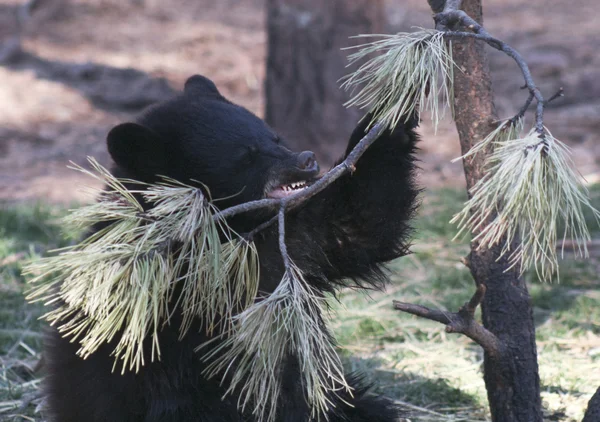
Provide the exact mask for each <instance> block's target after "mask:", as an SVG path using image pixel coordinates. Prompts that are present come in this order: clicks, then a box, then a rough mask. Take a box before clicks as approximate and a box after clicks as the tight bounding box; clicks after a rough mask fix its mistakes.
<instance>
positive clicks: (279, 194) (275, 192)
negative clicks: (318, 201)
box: [267, 180, 311, 199]
mask: <svg viewBox="0 0 600 422" xmlns="http://www.w3.org/2000/svg"><path fill="white" fill-rule="evenodd" d="M310 185H311V182H309V181H308V180H301V181H299V182H293V183H288V184H285V185H279V186H276V187H275V188H273V189H271V190H269V191H268V192H267V197H269V198H275V199H280V198H285V197H288V196H290V195H294V194H296V193H298V192H301V191H303V190H304V189H306V188H307V187H309V186H310Z"/></svg>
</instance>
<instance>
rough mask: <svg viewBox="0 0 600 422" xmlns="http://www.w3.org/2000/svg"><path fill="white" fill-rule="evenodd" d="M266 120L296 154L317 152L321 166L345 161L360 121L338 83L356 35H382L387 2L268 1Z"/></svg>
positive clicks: (328, 0)
mask: <svg viewBox="0 0 600 422" xmlns="http://www.w3.org/2000/svg"><path fill="white" fill-rule="evenodd" d="M267 5H268V17H267V26H268V28H267V29H268V56H267V76H266V96H267V101H266V112H265V116H266V121H267V123H269V124H270V125H271V126H272V127H273V128H274V129H275V130H277V131H278V133H280V134H281V135H282V136H283V137H284V138H285V140H286V142H287V144H288V145H289V146H290V147H292V148H293V149H296V150H304V149H310V150H312V151H314V152H315V153H316V154H317V156H318V158H319V162H320V164H321V167H322V168H324V166H328V165H331V164H332V163H333V161H334V160H336V159H337V158H339V157H341V155H342V153H343V151H344V148H345V146H346V143H347V141H348V138H349V136H350V134H351V132H352V129H353V128H354V126H355V125H356V123H357V121H358V119H359V118H360V117H361V114H362V113H361V112H360V111H359V110H356V109H347V108H345V107H344V106H343V103H344V102H345V101H346V100H347V99H348V98H349V95H348V93H346V92H344V91H342V90H341V89H339V82H338V80H339V79H340V78H341V77H342V76H344V75H346V74H348V73H350V71H351V69H346V68H345V66H346V64H347V60H346V56H347V54H348V52H347V51H341V50H340V49H341V48H343V47H348V46H351V45H356V44H358V43H359V41H358V40H356V39H348V37H350V36H353V35H358V34H370V33H381V31H382V28H383V23H384V21H385V20H384V9H383V6H384V2H383V0H269V1H268V2H267Z"/></svg>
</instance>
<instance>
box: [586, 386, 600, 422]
mask: <svg viewBox="0 0 600 422" xmlns="http://www.w3.org/2000/svg"><path fill="white" fill-rule="evenodd" d="M598 421H600V387H598V389H597V390H596V392H595V393H594V395H593V396H592V398H591V399H590V402H589V403H588V408H587V410H586V411H585V416H584V417H583V421H582V422H598Z"/></svg>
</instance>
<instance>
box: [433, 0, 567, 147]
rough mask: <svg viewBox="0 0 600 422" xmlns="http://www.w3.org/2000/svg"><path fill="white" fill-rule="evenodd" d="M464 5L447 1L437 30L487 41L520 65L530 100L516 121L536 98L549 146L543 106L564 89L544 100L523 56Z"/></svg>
mask: <svg viewBox="0 0 600 422" xmlns="http://www.w3.org/2000/svg"><path fill="white" fill-rule="evenodd" d="M461 3H462V1H461V0H447V1H446V3H445V5H444V9H443V10H442V11H441V12H440V13H437V14H436V15H434V17H433V19H434V21H435V23H436V29H437V30H439V31H443V32H445V36H446V37H448V38H475V39H478V40H481V41H484V42H485V43H487V44H488V45H490V46H491V47H493V48H495V49H496V50H499V51H502V52H503V53H505V54H506V55H508V56H509V57H511V58H512V59H513V60H514V61H515V62H516V63H517V66H519V69H520V70H521V73H522V74H523V78H524V79H525V87H526V88H527V89H528V90H529V97H528V98H527V100H526V101H525V105H524V106H523V107H522V108H521V109H520V111H519V112H518V113H517V115H516V116H515V117H514V118H513V119H514V120H518V119H520V118H522V117H523V115H524V114H525V112H526V111H527V109H528V108H529V106H530V104H531V102H532V101H533V99H535V100H536V102H537V105H536V112H535V129H536V132H537V133H538V137H539V138H540V140H541V143H543V144H544V145H545V146H547V145H548V141H547V140H546V134H545V131H544V107H545V106H546V105H547V104H548V103H549V102H550V101H552V100H554V99H555V98H557V97H559V96H562V95H563V93H562V88H561V89H560V90H559V91H558V92H557V93H556V94H555V95H554V96H552V97H551V98H550V99H549V100H544V96H543V95H542V93H541V91H540V90H539V88H538V87H537V86H536V84H535V82H534V80H533V77H532V75H531V71H530V70H529V66H528V65H527V62H526V61H525V60H524V59H523V57H522V56H521V54H520V53H519V52H518V51H517V50H515V49H514V48H513V47H511V46H510V45H508V44H507V43H505V42H504V41H502V40H500V39H498V38H495V37H493V36H492V35H490V33H489V32H487V30H486V29H485V28H484V27H483V26H481V25H480V24H479V23H477V21H475V19H473V18H471V17H470V16H469V15H467V14H466V13H465V12H464V11H462V10H460V7H461ZM457 26H462V27H463V28H465V29H470V30H471V31H473V32H464V31H459V30H456V29H455V28H456V27H457Z"/></svg>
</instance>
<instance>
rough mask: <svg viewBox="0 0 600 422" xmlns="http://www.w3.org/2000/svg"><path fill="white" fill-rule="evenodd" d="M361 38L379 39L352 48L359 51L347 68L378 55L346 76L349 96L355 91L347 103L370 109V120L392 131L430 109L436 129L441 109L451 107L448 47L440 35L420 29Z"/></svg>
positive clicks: (450, 68) (345, 80)
mask: <svg viewBox="0 0 600 422" xmlns="http://www.w3.org/2000/svg"><path fill="white" fill-rule="evenodd" d="M361 37H377V38H379V39H378V40H377V41H374V42H371V43H367V44H362V45H358V46H355V47H350V48H351V49H356V48H358V49H359V51H357V52H356V53H353V54H351V55H349V56H348V59H349V64H348V66H352V65H354V64H356V63H357V62H360V61H362V60H364V59H365V58H368V57H371V56H372V55H374V54H375V53H379V54H378V55H376V56H375V57H371V58H370V59H369V60H367V61H366V62H365V63H364V64H363V65H361V66H360V67H359V68H358V70H356V71H355V72H353V73H351V74H350V75H348V76H346V77H345V78H344V82H343V83H342V87H343V88H345V89H346V90H350V91H351V92H352V93H354V91H355V90H358V92H357V93H356V94H355V95H353V96H352V98H351V99H350V100H349V101H348V102H347V103H346V104H345V105H346V106H348V107H350V106H358V107H360V108H365V107H368V108H369V109H370V110H371V111H373V122H376V121H377V122H384V123H385V124H386V126H388V127H391V128H394V127H395V126H396V125H397V124H398V123H399V122H400V119H402V118H404V119H407V120H408V119H410V118H411V117H412V116H413V115H414V114H415V112H416V111H419V112H422V111H429V113H430V115H431V120H432V122H433V124H434V127H437V125H438V122H439V121H440V119H442V118H443V117H444V112H445V109H446V108H447V107H449V108H450V109H452V105H453V102H454V100H453V88H452V82H453V71H454V62H453V60H452V47H451V45H450V42H449V41H446V40H445V39H444V33H443V32H440V31H434V30H426V29H422V30H419V31H416V32H412V33H398V34H395V35H361ZM359 87H360V88H359ZM440 100H441V101H442V104H440Z"/></svg>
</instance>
